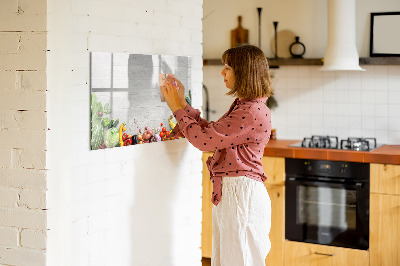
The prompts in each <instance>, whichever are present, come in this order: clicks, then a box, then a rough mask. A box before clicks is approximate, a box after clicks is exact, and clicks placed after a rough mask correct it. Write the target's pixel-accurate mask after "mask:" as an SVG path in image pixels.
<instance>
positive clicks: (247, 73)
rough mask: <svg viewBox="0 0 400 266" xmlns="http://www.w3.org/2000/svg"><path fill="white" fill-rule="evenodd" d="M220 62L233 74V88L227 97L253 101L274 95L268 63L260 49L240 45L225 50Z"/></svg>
mask: <svg viewBox="0 0 400 266" xmlns="http://www.w3.org/2000/svg"><path fill="white" fill-rule="evenodd" d="M221 60H222V63H224V64H227V65H228V66H230V67H231V68H232V69H233V72H234V74H235V86H234V88H233V89H231V90H230V91H229V92H228V93H226V94H227V95H234V96H236V97H239V98H251V99H254V98H259V97H269V96H271V95H273V94H274V93H273V92H272V88H271V77H270V75H269V67H268V61H267V58H266V57H265V55H264V53H263V51H262V50H261V49H260V48H258V47H256V46H253V45H249V44H246V45H240V46H237V47H235V48H231V49H228V50H226V51H225V52H224V53H223V54H222V58H221Z"/></svg>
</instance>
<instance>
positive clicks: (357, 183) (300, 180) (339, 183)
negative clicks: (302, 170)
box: [287, 177, 363, 189]
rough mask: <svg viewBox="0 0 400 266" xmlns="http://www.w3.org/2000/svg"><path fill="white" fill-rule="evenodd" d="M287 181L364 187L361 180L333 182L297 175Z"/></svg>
mask: <svg viewBox="0 0 400 266" xmlns="http://www.w3.org/2000/svg"><path fill="white" fill-rule="evenodd" d="M287 181H291V182H293V181H294V182H296V183H301V184H304V185H314V186H315V185H318V184H321V185H323V184H325V185H341V186H345V187H348V188H354V189H361V188H362V187H363V183H361V182H356V183H346V182H332V181H326V182H324V181H321V180H316V181H309V180H304V179H303V178H297V177H288V178H287Z"/></svg>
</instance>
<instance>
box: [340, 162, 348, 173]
mask: <svg viewBox="0 0 400 266" xmlns="http://www.w3.org/2000/svg"><path fill="white" fill-rule="evenodd" d="M346 169H347V164H342V167H341V168H340V173H341V174H344V173H346Z"/></svg>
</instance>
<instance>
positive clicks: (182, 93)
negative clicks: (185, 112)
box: [168, 77, 187, 107]
mask: <svg viewBox="0 0 400 266" xmlns="http://www.w3.org/2000/svg"><path fill="white" fill-rule="evenodd" d="M168 78H170V77H168ZM170 80H171V81H175V82H176V83H175V84H177V86H178V87H179V90H178V96H179V102H180V103H181V106H184V107H186V104H187V102H186V100H185V87H184V86H183V84H182V82H181V81H180V80H179V79H177V78H175V77H173V78H170Z"/></svg>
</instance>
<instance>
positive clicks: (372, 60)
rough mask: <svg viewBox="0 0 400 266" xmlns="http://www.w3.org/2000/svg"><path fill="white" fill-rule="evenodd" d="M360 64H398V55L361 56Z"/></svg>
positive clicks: (399, 61)
mask: <svg viewBox="0 0 400 266" xmlns="http://www.w3.org/2000/svg"><path fill="white" fill-rule="evenodd" d="M360 65H400V57H362V58H360Z"/></svg>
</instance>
